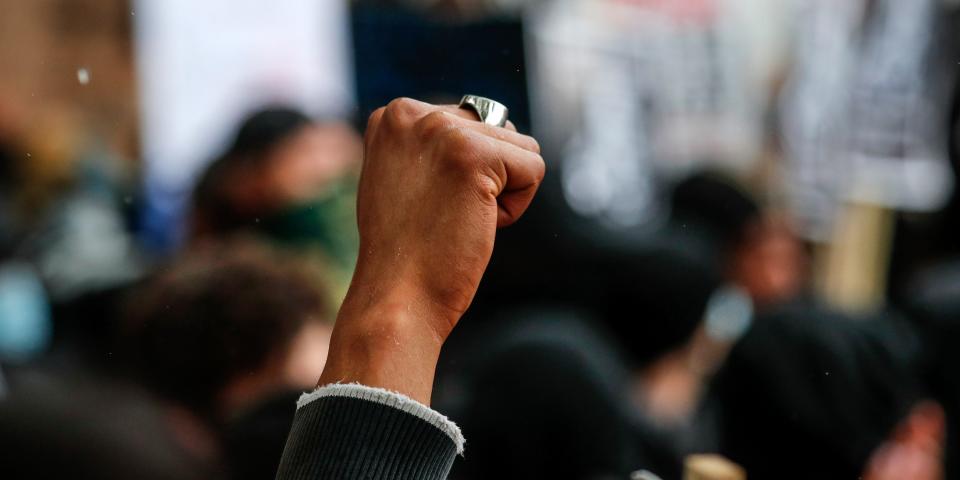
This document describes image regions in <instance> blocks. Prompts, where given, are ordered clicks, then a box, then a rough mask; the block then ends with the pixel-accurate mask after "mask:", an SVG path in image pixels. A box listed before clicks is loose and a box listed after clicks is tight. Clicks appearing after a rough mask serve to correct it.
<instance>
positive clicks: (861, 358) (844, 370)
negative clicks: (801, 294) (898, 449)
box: [700, 306, 922, 480]
mask: <svg viewBox="0 0 960 480" xmlns="http://www.w3.org/2000/svg"><path fill="white" fill-rule="evenodd" d="M918 347H919V343H918V341H917V339H916V337H915V336H914V335H913V333H912V332H911V331H910V330H908V329H906V328H905V325H903V324H902V323H900V322H899V321H898V320H897V319H895V318H887V317H884V318H877V319H861V318H851V317H849V316H847V315H842V314H838V313H835V312H830V311H828V310H825V309H822V308H820V309H815V308H810V307H809V306H803V307H794V306H791V307H784V308H779V309H776V310H773V311H771V312H769V313H767V314H764V315H763V316H762V318H760V319H758V320H757V321H756V322H755V323H754V325H753V327H752V328H751V329H750V330H749V331H748V332H747V334H746V335H745V336H744V337H743V338H742V339H741V340H740V341H739V342H738V343H737V344H736V346H734V348H733V350H732V351H731V352H730V355H729V357H728V358H727V360H726V362H725V364H724V365H723V367H722V368H721V369H720V371H719V372H718V374H717V377H716V378H715V381H714V383H713V385H712V386H711V391H710V393H709V395H708V401H707V402H706V406H705V408H704V417H703V418H701V419H700V422H701V423H702V424H705V425H706V424H714V422H716V423H715V425H716V426H717V430H716V431H717V439H718V442H719V443H718V447H719V451H720V452H721V453H723V454H725V455H727V456H729V457H730V458H731V459H732V460H734V461H736V462H737V463H739V464H741V465H742V466H743V467H744V468H746V470H747V472H748V473H749V475H750V476H751V478H779V479H798V480H799V479H809V478H837V479H840V478H858V477H859V475H861V474H862V473H863V472H864V469H865V467H866V465H867V463H868V460H869V459H870V458H871V456H872V455H873V454H874V452H875V451H876V450H877V449H878V447H879V446H880V445H881V444H883V443H884V442H885V441H886V439H887V438H888V437H889V436H890V435H891V432H892V431H893V430H894V427H895V426H896V425H897V424H898V422H900V420H901V419H904V418H907V416H908V414H909V412H910V410H911V409H912V408H913V406H914V405H916V404H918V402H920V401H921V399H922V396H921V395H922V391H921V390H920V388H919V387H920V386H919V384H918V383H917V377H916V371H915V368H916V364H915V363H914V361H915V357H916V351H915V350H916V348H918Z"/></svg>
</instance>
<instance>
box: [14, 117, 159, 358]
mask: <svg viewBox="0 0 960 480" xmlns="http://www.w3.org/2000/svg"><path fill="white" fill-rule="evenodd" d="M31 119H32V120H35V122H27V121H26V119H24V118H19V119H18V120H19V122H8V123H4V125H6V126H7V128H8V129H9V130H7V131H4V132H0V150H2V151H3V154H2V156H3V157H4V159H5V161H4V167H3V168H4V179H3V182H2V185H0V190H2V192H0V230H2V232H3V233H0V237H2V238H0V242H2V244H0V262H2V264H0V309H2V310H3V312H4V314H3V315H0V332H2V333H0V337H2V338H3V341H0V359H3V358H4V357H6V360H9V361H13V362H16V363H22V362H26V361H29V360H34V359H37V358H39V356H40V355H41V354H44V353H47V352H48V351H49V350H51V349H53V350H54V351H55V355H54V356H50V357H46V358H44V360H45V362H46V363H47V364H50V365H53V366H55V367H56V368H61V367H62V368H64V369H67V370H71V369H73V370H76V369H77V365H79V364H91V363H92V364H96V365H98V366H104V365H107V364H108V363H109V358H108V348H109V343H110V340H111V339H112V338H113V337H112V335H113V333H114V331H115V328H116V327H117V320H118V318H117V315H116V314H115V312H116V309H115V307H116V305H117V301H118V299H119V296H120V295H119V294H120V292H121V291H122V290H123V289H124V288H125V287H126V286H128V285H129V284H130V283H131V282H133V281H134V280H136V279H137V278H139V276H140V275H141V273H142V271H143V267H144V259H143V257H142V256H141V255H140V252H139V249H138V246H137V244H136V243H135V242H134V240H133V236H132V233H131V231H132V229H133V225H132V224H131V222H130V221H129V218H128V216H127V212H128V211H129V210H130V209H131V208H132V205H133V203H134V201H133V197H132V195H131V184H132V183H133V177H132V175H131V174H132V172H131V171H129V169H128V166H127V165H126V164H125V163H124V162H123V160H122V159H121V158H120V157H119V156H118V155H117V154H115V153H114V152H112V151H110V150H108V149H107V148H105V147H104V146H103V145H101V144H100V143H99V142H98V141H97V139H96V137H93V136H92V135H91V134H90V133H89V132H87V131H85V130H84V128H83V126H82V125H81V124H80V120H79V119H78V118H75V117H73V116H71V115H70V114H69V113H68V112H66V111H50V112H44V113H42V114H38V115H37V118H33V117H31ZM0 123H3V122H0Z"/></svg>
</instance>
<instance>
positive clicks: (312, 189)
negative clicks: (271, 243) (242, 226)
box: [225, 123, 363, 215]
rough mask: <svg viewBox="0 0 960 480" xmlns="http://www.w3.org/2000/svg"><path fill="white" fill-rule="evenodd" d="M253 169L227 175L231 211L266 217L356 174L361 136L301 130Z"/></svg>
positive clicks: (339, 128)
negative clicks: (344, 176)
mask: <svg viewBox="0 0 960 480" xmlns="http://www.w3.org/2000/svg"><path fill="white" fill-rule="evenodd" d="M269 155H270V157H269V158H267V159H265V161H263V162H257V166H254V167H248V168H239V169H236V170H234V171H233V172H231V173H229V175H230V178H229V179H228V181H227V182H225V186H226V188H227V195H228V197H229V198H230V199H231V202H232V203H233V205H234V207H235V208H237V209H238V210H240V211H243V212H246V213H248V214H259V215H262V214H267V213H269V212H272V211H276V210H279V209H282V208H283V207H285V206H288V205H293V204H297V203H301V202H305V201H309V200H312V199H314V198H316V197H317V196H319V195H322V194H323V192H324V191H325V190H326V189H327V187H328V186H329V185H330V184H331V183H332V182H333V181H335V180H337V179H338V178H340V177H341V176H343V175H344V174H347V173H349V172H350V171H352V170H354V169H356V168H357V167H358V166H359V165H360V160H361V159H362V155H363V144H362V141H361V139H360V136H359V135H358V134H357V133H356V132H355V131H354V130H353V129H352V128H351V127H350V126H348V125H347V124H344V123H327V124H319V125H318V124H314V125H310V126H306V127H303V128H301V129H300V130H299V131H298V132H296V133H294V134H293V135H291V136H290V138H288V139H286V140H285V141H283V142H282V143H280V144H279V145H277V146H276V147H274V148H273V150H272V151H271V152H270V154H269Z"/></svg>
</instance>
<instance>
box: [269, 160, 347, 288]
mask: <svg viewBox="0 0 960 480" xmlns="http://www.w3.org/2000/svg"><path fill="white" fill-rule="evenodd" d="M356 185H357V182H356V178H354V177H347V178H344V179H342V180H340V181H338V182H336V183H335V184H334V185H332V186H331V187H330V188H329V189H328V190H327V191H326V192H324V194H323V195H321V196H318V197H316V198H314V199H312V200H310V201H307V202H303V203H299V204H295V205H290V206H288V207H287V208H284V209H283V210H280V211H278V212H276V213H275V214H273V215H270V216H267V217H265V218H263V219H262V220H261V221H260V223H259V225H258V230H259V231H260V232H261V233H263V234H264V235H265V236H266V237H267V238H268V239H269V240H270V241H272V242H274V243H276V244H277V245H278V246H280V247H282V248H284V249H286V250H293V251H295V252H297V253H304V254H306V255H308V256H320V257H322V259H323V263H324V264H325V266H326V267H327V268H326V269H327V270H328V272H327V273H328V274H329V275H330V276H331V277H333V278H329V279H328V280H329V281H331V283H332V285H330V286H331V287H333V288H334V289H335V290H338V291H342V292H345V291H346V286H347V285H349V282H350V276H351V275H352V274H353V268H354V266H355V265H356V261H357V251H358V248H359V236H358V233H357V222H356V213H355V212H356V204H357V188H356Z"/></svg>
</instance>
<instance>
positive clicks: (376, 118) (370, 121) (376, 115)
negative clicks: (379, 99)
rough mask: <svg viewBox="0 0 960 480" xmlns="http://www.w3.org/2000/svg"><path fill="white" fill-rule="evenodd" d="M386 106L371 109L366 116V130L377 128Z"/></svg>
mask: <svg viewBox="0 0 960 480" xmlns="http://www.w3.org/2000/svg"><path fill="white" fill-rule="evenodd" d="M386 109H387V108H386V107H380V108H378V109H376V110H374V111H373V113H371V114H370V116H369V117H367V131H368V132H369V131H371V130H374V129H376V128H377V125H378V124H379V123H380V120H381V119H382V118H383V112H384V111H385V110H386Z"/></svg>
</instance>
